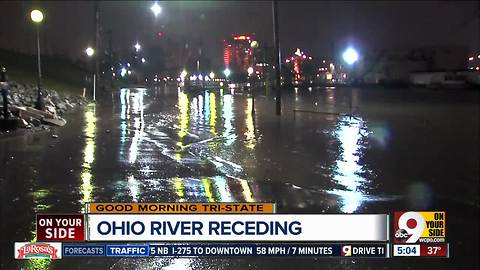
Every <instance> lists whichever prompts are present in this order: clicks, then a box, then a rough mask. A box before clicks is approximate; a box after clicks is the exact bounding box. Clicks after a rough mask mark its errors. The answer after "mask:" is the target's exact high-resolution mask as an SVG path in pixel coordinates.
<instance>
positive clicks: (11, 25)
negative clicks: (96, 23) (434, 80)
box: [0, 1, 480, 64]
mask: <svg viewBox="0 0 480 270" xmlns="http://www.w3.org/2000/svg"><path fill="white" fill-rule="evenodd" d="M152 3H153V1H148V2H140V1H136V2H128V1H118V2H114V1H112V2H101V4H100V6H101V17H102V19H101V20H102V27H103V28H104V29H112V32H113V43H114V47H117V48H124V49H126V48H127V47H128V48H131V46H132V45H133V43H134V42H135V41H136V40H137V39H138V40H139V41H140V42H142V40H143V42H147V41H146V40H147V38H146V35H147V33H151V32H152V31H153V30H155V29H163V31H164V32H165V34H166V35H177V36H185V37H188V38H189V39H191V41H192V42H195V40H198V39H199V38H202V40H203V43H204V47H205V48H204V51H205V54H206V55H208V56H210V57H212V58H213V60H214V62H215V63H217V64H220V63H221V59H222V49H221V46H222V40H223V39H224V38H225V37H227V36H229V35H231V34H232V33H236V32H240V33H242V32H243V33H251V32H253V33H256V35H257V39H258V40H259V41H260V42H266V43H268V44H273V42H272V39H273V38H272V16H271V2H270V1H257V2H256V1H243V2H233V1H232V2H229V1H210V2H197V1H195V2H193V1H192V2H188V1H182V2H180V1H174V2H166V1H159V4H160V5H161V6H162V7H163V11H162V13H161V14H160V15H159V17H158V18H155V17H154V16H153V14H152V12H151V11H150V9H149V8H150V6H151V4H152ZM478 5H479V4H478V3H477V2H476V1H463V2H462V1H452V2H449V1H398V2H397V1H371V2H370V1H351V2H346V1H345V2H344V1H331V2H327V1H318V2H314V1H305V2H302V1H281V2H279V18H280V37H281V46H282V53H284V54H285V53H287V54H291V52H292V51H293V50H294V48H296V47H300V48H302V49H303V50H304V51H306V52H307V53H308V54H311V55H313V56H322V55H328V54H330V53H332V50H333V48H334V46H337V47H338V48H339V47H343V46H345V45H347V44H352V45H354V46H356V47H358V48H359V49H360V51H371V50H376V49H382V48H391V49H408V48H412V47H418V46H428V45H464V46H468V47H469V48H470V50H472V51H473V50H474V49H475V48H479V47H480V46H479V22H478V18H479V15H478ZM33 7H39V8H41V9H42V10H44V13H45V14H46V18H45V21H44V24H43V25H42V45H43V48H45V52H46V53H49V54H52V53H64V54H67V55H69V56H70V57H73V58H79V57H81V56H82V53H83V50H84V48H85V47H86V46H87V45H89V44H92V41H93V34H92V33H93V2H89V1H85V2H81V1H71V2H70V1H62V2H60V1H59V2H45V1H42V2H40V1H37V2H20V1H17V2H1V3H0V14H1V16H0V23H1V26H0V47H2V48H9V49H11V48H15V49H16V50H19V51H22V52H31V53H33V52H34V50H35V47H34V44H35V43H34V28H33V26H32V23H31V22H30V19H29V11H30V10H31V9H32V8H33Z"/></svg>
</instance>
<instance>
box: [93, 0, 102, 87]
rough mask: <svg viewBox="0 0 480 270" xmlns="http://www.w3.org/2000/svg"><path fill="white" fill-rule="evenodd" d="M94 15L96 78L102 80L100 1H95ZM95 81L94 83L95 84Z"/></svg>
mask: <svg viewBox="0 0 480 270" xmlns="http://www.w3.org/2000/svg"><path fill="white" fill-rule="evenodd" d="M93 9H94V17H93V20H94V21H93V27H94V44H95V52H96V55H95V77H94V78H95V79H94V80H98V81H100V56H101V55H102V54H103V53H102V51H101V50H100V10H99V1H94V2H93ZM95 82H96V81H94V82H93V83H94V85H95Z"/></svg>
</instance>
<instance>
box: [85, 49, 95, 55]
mask: <svg viewBox="0 0 480 270" xmlns="http://www.w3.org/2000/svg"><path fill="white" fill-rule="evenodd" d="M85 53H86V54H87V56H88V57H92V56H93V54H95V50H94V49H93V48H92V47H88V48H87V49H86V50H85Z"/></svg>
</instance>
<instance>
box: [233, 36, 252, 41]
mask: <svg viewBox="0 0 480 270" xmlns="http://www.w3.org/2000/svg"><path fill="white" fill-rule="evenodd" d="M233 39H234V40H250V37H249V36H236V37H233Z"/></svg>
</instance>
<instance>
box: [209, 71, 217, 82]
mask: <svg viewBox="0 0 480 270" xmlns="http://www.w3.org/2000/svg"><path fill="white" fill-rule="evenodd" d="M208 76H209V77H210V78H211V79H212V80H213V79H214V78H215V73H213V71H212V72H210V74H208Z"/></svg>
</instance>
